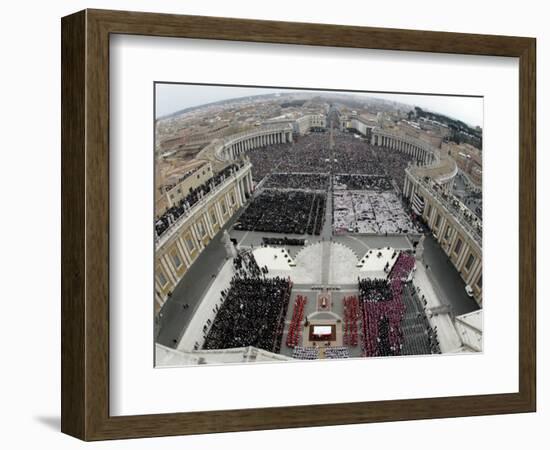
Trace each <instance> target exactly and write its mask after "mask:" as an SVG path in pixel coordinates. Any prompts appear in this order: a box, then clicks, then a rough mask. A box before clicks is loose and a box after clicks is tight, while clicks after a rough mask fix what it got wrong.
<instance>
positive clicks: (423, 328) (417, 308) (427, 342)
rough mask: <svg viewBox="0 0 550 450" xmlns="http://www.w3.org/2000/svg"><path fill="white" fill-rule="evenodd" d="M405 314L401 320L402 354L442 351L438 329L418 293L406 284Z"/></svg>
mask: <svg viewBox="0 0 550 450" xmlns="http://www.w3.org/2000/svg"><path fill="white" fill-rule="evenodd" d="M403 301H404V303H405V314H404V316H403V321H402V322H401V329H402V330H403V348H402V350H401V354H402V355H430V354H436V353H441V349H440V347H439V340H438V338H437V330H436V329H434V328H432V326H431V325H430V322H429V320H428V317H427V316H426V313H425V311H424V306H423V304H422V302H421V300H420V299H419V298H418V297H417V295H416V293H415V292H413V291H412V290H411V289H410V288H408V287H407V286H405V288H404V289H403Z"/></svg>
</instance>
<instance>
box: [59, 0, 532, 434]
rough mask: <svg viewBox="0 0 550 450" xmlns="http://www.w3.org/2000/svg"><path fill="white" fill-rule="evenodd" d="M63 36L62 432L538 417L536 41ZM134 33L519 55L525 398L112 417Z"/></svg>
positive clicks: (129, 30)
mask: <svg viewBox="0 0 550 450" xmlns="http://www.w3.org/2000/svg"><path fill="white" fill-rule="evenodd" d="M61 32H62V46H61V55H62V130H61V137H62V208H61V210H62V279H61V285H62V333H61V337H62V344H61V352H62V379H61V384H62V399H61V410H62V415H61V429H62V431H63V432H64V433H67V434H70V435H73V436H76V437H78V438H80V439H84V440H101V439H117V438H134V437H148V436H168V435H184V434H198V433H215V432H228V431H245V430H261V429H276V428H290V427H306V426H321V425H337V424H351V423H367V422H382V421H397V420H411V419H427V418H441V417H458V416H474V415H487V414H504V413H517V412H531V411H535V408H536V332H535V331H536V330H535V319H536V305H535V300H536V248H535V245H536V225H535V223H536V177H535V174H536V117H535V114H536V107H535V106H536V98H535V92H536V87H535V86H536V82H535V74H536V55H535V53H536V40H535V39H534V38H525V37H507V36H489V35H473V34H458V33H445V32H431V31H411V30H398V29H381V28H363V27H352V26H338V25H321V24H310V23H288V22H272V21H257V20H241V19H228V18H217V17H199V16H180V15H169V14H152V13H136V12H123V11H104V10H85V11H81V12H78V13H75V14H73V15H70V16H67V17H64V18H63V19H62V22H61ZM111 34H134V35H145V36H165V37H183V38H201V39H219V40H232V41H253V42H264V43H285V44H301V45H314V46H332V47H354V48H368V49H382V50H401V51H417V52H434V53H454V54H467V55H488V56H508V57H517V58H519V84H520V85H519V92H520V100H519V105H518V106H519V119H520V120H519V126H520V130H519V131H520V133H519V143H518V145H519V149H520V152H519V163H520V164H519V170H520V173H519V175H520V186H519V199H520V201H519V211H518V214H519V243H520V246H519V267H518V270H519V302H520V308H519V392H516V393H507V394H494V395H473V396H461V397H444V398H420V399H407V400H392V401H375V402H357V403H343V404H325V405H318V406H290V407H276V408H261V409H245V410H229V411H210V412H189V413H173V414H156V415H141V416H116V417H114V416H110V415H109V206H108V205H109V36H110V35H111Z"/></svg>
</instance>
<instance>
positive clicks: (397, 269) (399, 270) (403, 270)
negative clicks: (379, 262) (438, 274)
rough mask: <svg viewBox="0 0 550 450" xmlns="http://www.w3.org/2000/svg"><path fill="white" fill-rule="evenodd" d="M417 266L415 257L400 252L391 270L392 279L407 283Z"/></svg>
mask: <svg viewBox="0 0 550 450" xmlns="http://www.w3.org/2000/svg"><path fill="white" fill-rule="evenodd" d="M415 265H416V260H415V258H414V256H413V255H411V254H410V253H407V252H400V253H399V256H398V257H397V260H396V261H395V264H394V265H393V267H392V269H391V273H390V277H391V278H397V279H399V280H401V281H407V279H408V278H409V275H410V274H411V272H412V270H413V269H414V266H415Z"/></svg>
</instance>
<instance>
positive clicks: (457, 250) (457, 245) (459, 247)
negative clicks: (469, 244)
mask: <svg viewBox="0 0 550 450" xmlns="http://www.w3.org/2000/svg"><path fill="white" fill-rule="evenodd" d="M461 248H462V240H461V239H459V240H458V241H456V245H455V253H457V254H458V252H459V251H460V249H461Z"/></svg>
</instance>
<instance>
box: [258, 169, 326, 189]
mask: <svg viewBox="0 0 550 450" xmlns="http://www.w3.org/2000/svg"><path fill="white" fill-rule="evenodd" d="M329 180H330V179H329V175H328V174H326V173H273V174H271V175H269V176H268V177H267V180H266V181H265V182H264V184H263V185H262V187H265V188H268V189H270V188H278V189H307V190H317V191H326V190H327V189H328V187H329Z"/></svg>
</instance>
